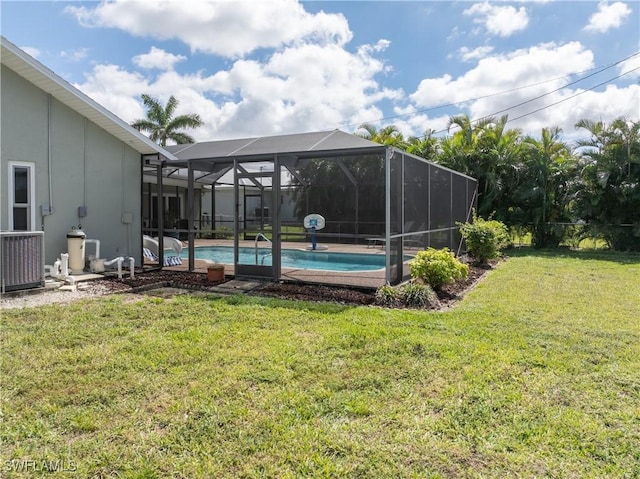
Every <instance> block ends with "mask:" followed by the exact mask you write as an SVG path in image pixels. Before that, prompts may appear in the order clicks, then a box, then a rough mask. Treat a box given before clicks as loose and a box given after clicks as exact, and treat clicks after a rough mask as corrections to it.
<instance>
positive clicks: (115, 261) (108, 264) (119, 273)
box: [104, 256, 124, 279]
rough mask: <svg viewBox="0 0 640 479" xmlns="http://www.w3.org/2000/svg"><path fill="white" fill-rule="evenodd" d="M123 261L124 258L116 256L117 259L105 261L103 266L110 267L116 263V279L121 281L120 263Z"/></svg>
mask: <svg viewBox="0 0 640 479" xmlns="http://www.w3.org/2000/svg"><path fill="white" fill-rule="evenodd" d="M123 261H124V258H123V257H122V256H118V257H117V258H114V259H112V260H111V261H105V262H104V265H105V266H111V265H112V264H114V263H116V264H117V265H118V279H122V262H123Z"/></svg>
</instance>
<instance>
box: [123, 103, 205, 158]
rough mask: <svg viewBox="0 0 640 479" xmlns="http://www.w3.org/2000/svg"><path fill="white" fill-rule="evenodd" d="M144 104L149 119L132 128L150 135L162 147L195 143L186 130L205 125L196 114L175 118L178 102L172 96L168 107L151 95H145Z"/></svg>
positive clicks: (136, 123)
mask: <svg viewBox="0 0 640 479" xmlns="http://www.w3.org/2000/svg"><path fill="white" fill-rule="evenodd" d="M142 102H143V103H144V106H145V107H146V108H147V117H146V118H144V119H139V120H135V121H134V122H133V123H132V124H131V126H132V127H134V128H135V129H136V130H138V131H143V132H147V133H149V138H150V139H151V140H152V141H155V142H156V143H158V144H159V145H160V146H167V141H168V140H170V141H173V142H175V143H177V144H184V143H195V140H194V139H193V137H191V136H190V135H188V134H187V133H185V132H184V131H181V130H184V129H186V128H198V127H200V126H202V125H203V124H204V123H203V121H202V120H201V119H200V116H199V115H198V114H196V113H190V114H186V115H178V116H176V117H174V116H173V115H174V114H175V111H176V108H177V107H178V103H179V102H178V100H177V99H176V98H175V97H174V96H173V95H171V96H170V97H169V100H168V101H167V104H166V106H164V107H163V106H162V104H161V103H160V101H159V100H158V99H156V98H153V97H152V96H150V95H147V94H143V95H142Z"/></svg>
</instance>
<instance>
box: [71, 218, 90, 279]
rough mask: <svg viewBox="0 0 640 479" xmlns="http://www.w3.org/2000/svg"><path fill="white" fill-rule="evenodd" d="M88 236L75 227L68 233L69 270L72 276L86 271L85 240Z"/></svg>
mask: <svg viewBox="0 0 640 479" xmlns="http://www.w3.org/2000/svg"><path fill="white" fill-rule="evenodd" d="M86 237H87V235H85V234H84V231H82V230H81V229H76V228H75V226H74V227H73V228H71V230H70V231H69V232H68V233H67V252H68V253H69V269H70V270H71V274H81V273H82V272H83V271H84V254H85V239H86Z"/></svg>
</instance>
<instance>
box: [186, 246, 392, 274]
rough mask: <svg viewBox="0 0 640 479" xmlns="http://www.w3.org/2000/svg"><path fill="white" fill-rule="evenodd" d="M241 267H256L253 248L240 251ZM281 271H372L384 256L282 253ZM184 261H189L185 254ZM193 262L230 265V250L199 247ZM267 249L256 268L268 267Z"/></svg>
mask: <svg viewBox="0 0 640 479" xmlns="http://www.w3.org/2000/svg"><path fill="white" fill-rule="evenodd" d="M239 254H240V259H239V263H240V264H256V250H255V248H240V250H239ZM281 256H282V267H283V268H297V269H318V270H323V271H375V270H378V269H382V268H384V266H385V256H384V255H383V254H363V253H332V252H328V251H302V250H297V249H283V250H282V251H281ZM182 257H183V258H187V257H188V252H187V251H186V250H184V251H183V253H182ZM195 257H196V259H206V260H209V261H213V262H216V263H224V264H233V247H231V246H198V247H196V248H195ZM271 262H272V257H271V249H270V248H258V264H260V265H265V266H271V264H272V263H271Z"/></svg>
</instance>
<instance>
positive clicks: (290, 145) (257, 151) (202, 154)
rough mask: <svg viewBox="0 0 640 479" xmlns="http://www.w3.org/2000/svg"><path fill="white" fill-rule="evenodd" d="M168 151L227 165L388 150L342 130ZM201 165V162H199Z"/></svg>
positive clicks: (187, 158)
mask: <svg viewBox="0 0 640 479" xmlns="http://www.w3.org/2000/svg"><path fill="white" fill-rule="evenodd" d="M166 149H167V150H168V151H170V152H171V153H173V154H174V155H175V156H176V157H177V158H178V159H179V160H181V161H183V162H184V161H190V160H203V162H204V163H207V161H206V160H209V162H210V163H224V162H225V160H226V161H227V162H228V161H231V160H233V159H236V158H237V159H239V160H245V161H265V160H271V159H273V157H274V155H279V156H288V157H297V158H305V157H315V158H318V157H322V156H346V155H351V154H367V153H382V152H383V151H384V150H385V149H386V147H385V146H383V145H380V144H378V143H374V142H372V141H369V140H366V139H364V138H361V137H359V136H355V135H352V134H349V133H345V132H343V131H340V130H332V131H321V132H314V133H298V134H292V135H279V136H265V137H258V138H244V139H239V140H222V141H206V142H200V143H194V144H191V145H172V146H167V147H166ZM198 163H200V162H198Z"/></svg>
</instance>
